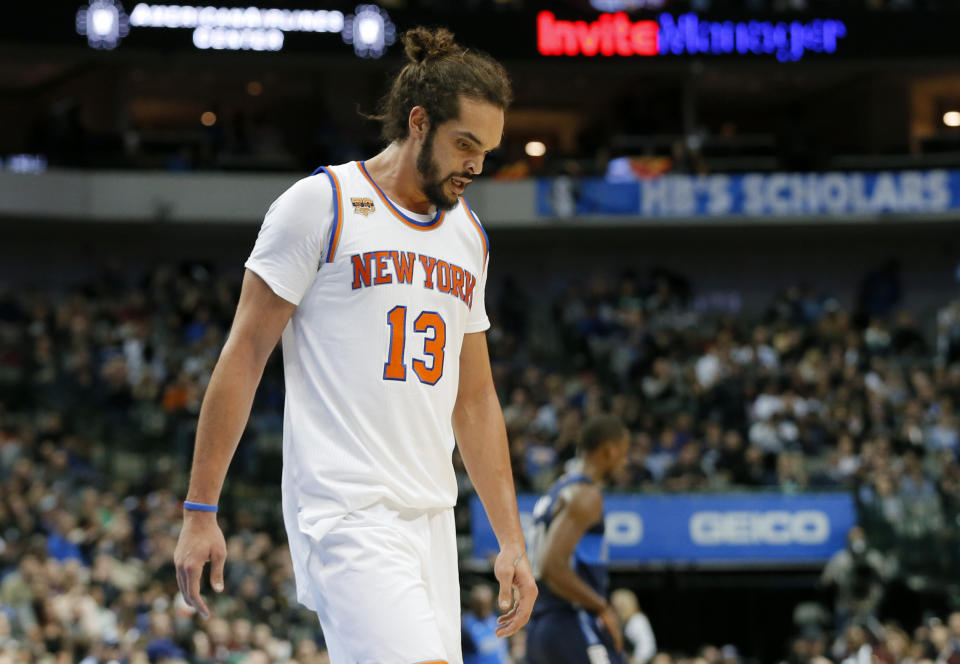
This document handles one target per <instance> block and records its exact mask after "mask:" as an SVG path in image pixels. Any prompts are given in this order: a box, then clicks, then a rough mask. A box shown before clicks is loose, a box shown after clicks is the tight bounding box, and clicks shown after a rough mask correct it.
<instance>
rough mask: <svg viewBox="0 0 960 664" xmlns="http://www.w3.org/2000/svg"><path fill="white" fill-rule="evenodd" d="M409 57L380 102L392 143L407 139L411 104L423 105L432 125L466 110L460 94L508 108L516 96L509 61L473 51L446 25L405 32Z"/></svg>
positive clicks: (378, 117)
mask: <svg viewBox="0 0 960 664" xmlns="http://www.w3.org/2000/svg"><path fill="white" fill-rule="evenodd" d="M403 44H404V47H405V48H406V52H407V58H408V59H409V62H407V64H406V65H404V67H403V69H401V70H400V73H399V74H397V77H396V78H395V79H394V81H393V85H391V86H390V92H389V93H387V95H386V96H385V97H384V98H383V99H382V100H381V101H380V108H379V113H378V114H377V115H373V116H369V117H370V118H371V119H373V120H379V121H380V122H382V123H383V130H382V135H383V138H385V139H386V140H387V141H388V142H393V141H398V142H402V141H403V140H405V139H406V138H407V135H408V134H409V129H408V126H407V119H408V118H409V116H410V109H412V108H413V107H414V106H422V107H423V108H424V109H426V111H427V117H428V118H429V119H430V123H431V127H436V126H438V125H441V124H443V123H444V122H446V121H447V120H452V119H454V118H456V117H458V116H459V114H460V96H461V95H462V96H466V97H470V98H472V99H477V100H481V101H486V102H489V103H491V104H493V105H494V106H496V107H498V108H501V109H504V110H506V108H507V107H508V106H509V105H510V102H511V101H512V99H513V96H512V92H511V90H510V79H509V78H508V77H507V72H506V70H505V69H504V68H503V66H502V65H501V64H500V63H499V62H497V61H496V60H494V59H493V58H491V57H490V56H489V55H487V54H486V53H479V52H474V51H469V50H467V49H465V48H463V47H462V46H460V45H459V44H457V43H456V42H455V41H454V40H453V34H452V33H451V32H450V31H449V30H447V29H445V28H437V29H435V30H430V29H428V28H413V29H412V30H409V31H408V32H406V33H404V35H403Z"/></svg>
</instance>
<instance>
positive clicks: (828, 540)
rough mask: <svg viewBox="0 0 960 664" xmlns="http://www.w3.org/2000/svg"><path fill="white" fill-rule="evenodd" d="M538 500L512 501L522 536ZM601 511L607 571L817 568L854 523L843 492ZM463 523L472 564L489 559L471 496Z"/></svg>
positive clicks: (481, 518) (642, 503)
mask: <svg viewBox="0 0 960 664" xmlns="http://www.w3.org/2000/svg"><path fill="white" fill-rule="evenodd" d="M537 498H538V497H537V496H530V495H521V496H519V497H518V500H519V504H520V515H521V521H522V522H523V527H524V531H525V532H527V533H528V534H529V532H530V527H531V525H532V512H533V505H534V503H535V502H536V500H537ZM604 507H605V510H604V513H605V517H604V520H605V525H606V534H607V542H608V544H609V547H610V562H611V563H612V564H614V565H618V564H619V565H630V564H636V565H644V564H650V563H674V564H689V563H703V564H727V565H729V564H741V563H742V564H744V565H750V564H755V563H776V562H781V563H791V564H797V563H800V564H818V565H819V564H822V563H825V562H826V561H827V559H828V558H829V557H830V556H831V555H833V554H834V553H835V552H837V551H839V550H840V549H842V548H843V547H844V545H845V539H846V534H847V531H848V530H849V529H850V528H851V527H852V526H853V525H854V524H855V523H856V513H855V510H854V505H853V499H852V497H851V496H850V494H847V493H816V494H800V495H793V496H787V495H781V494H777V493H759V494H726V495H669V496H641V495H630V496H628V495H611V496H607V498H606V499H605V501H604ZM470 523H471V531H472V533H473V556H474V558H477V559H481V560H484V559H487V558H488V557H489V556H490V555H492V554H493V555H495V554H496V552H497V540H496V538H495V537H494V534H493V530H492V529H491V528H490V524H489V522H488V521H487V517H486V513H485V512H484V510H483V506H482V504H481V503H480V500H479V499H478V498H477V497H473V498H472V500H471V503H470Z"/></svg>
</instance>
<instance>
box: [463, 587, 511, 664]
mask: <svg viewBox="0 0 960 664" xmlns="http://www.w3.org/2000/svg"><path fill="white" fill-rule="evenodd" d="M495 599H496V596H495V595H494V591H493V588H492V587H491V586H488V585H487V584H485V583H478V584H477V585H475V586H474V587H473V588H471V590H470V610H469V611H467V612H465V613H464V614H463V630H462V639H461V642H462V644H463V664H509V662H510V660H509V657H508V653H507V641H506V640H505V639H501V638H499V637H498V636H497V634H496V631H497V612H496V611H495V610H494V600H495Z"/></svg>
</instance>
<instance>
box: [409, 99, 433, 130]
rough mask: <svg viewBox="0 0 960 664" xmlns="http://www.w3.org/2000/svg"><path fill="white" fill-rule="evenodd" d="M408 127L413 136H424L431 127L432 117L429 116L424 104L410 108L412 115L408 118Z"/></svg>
mask: <svg viewBox="0 0 960 664" xmlns="http://www.w3.org/2000/svg"><path fill="white" fill-rule="evenodd" d="M407 129H408V130H409V131H410V136H412V137H413V138H423V137H424V136H426V135H427V130H429V129H430V118H429V117H428V116H427V109H425V108H424V107H423V106H414V107H413V108H411V109H410V117H409V118H408V119H407Z"/></svg>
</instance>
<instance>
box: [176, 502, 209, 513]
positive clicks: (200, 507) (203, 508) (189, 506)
mask: <svg viewBox="0 0 960 664" xmlns="http://www.w3.org/2000/svg"><path fill="white" fill-rule="evenodd" d="M183 509H185V510H193V511H195V512H216V511H217V506H216V505H205V504H203V503H191V502H190V501H189V500H185V501H183Z"/></svg>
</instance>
